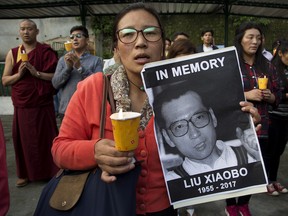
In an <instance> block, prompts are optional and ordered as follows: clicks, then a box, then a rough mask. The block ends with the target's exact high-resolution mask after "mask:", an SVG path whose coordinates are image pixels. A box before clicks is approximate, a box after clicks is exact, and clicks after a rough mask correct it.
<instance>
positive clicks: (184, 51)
mask: <svg viewBox="0 0 288 216" xmlns="http://www.w3.org/2000/svg"><path fill="white" fill-rule="evenodd" d="M196 52H197V51H196V47H195V45H194V44H193V43H192V42H191V41H190V40H189V39H179V40H176V41H175V42H174V43H173V44H172V45H171V47H170V49H169V53H168V56H167V58H169V59H170V58H176V57H180V56H185V55H189V54H194V53H196Z"/></svg>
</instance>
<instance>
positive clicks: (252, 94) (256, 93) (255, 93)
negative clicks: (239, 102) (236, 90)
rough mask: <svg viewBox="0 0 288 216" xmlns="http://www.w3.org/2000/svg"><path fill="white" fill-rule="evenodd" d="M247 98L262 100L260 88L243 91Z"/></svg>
mask: <svg viewBox="0 0 288 216" xmlns="http://www.w3.org/2000/svg"><path fill="white" fill-rule="evenodd" d="M244 94H245V97H246V99H247V100H250V101H262V100H263V94H262V91H261V90H260V89H252V90H250V91H247V92H245V93H244Z"/></svg>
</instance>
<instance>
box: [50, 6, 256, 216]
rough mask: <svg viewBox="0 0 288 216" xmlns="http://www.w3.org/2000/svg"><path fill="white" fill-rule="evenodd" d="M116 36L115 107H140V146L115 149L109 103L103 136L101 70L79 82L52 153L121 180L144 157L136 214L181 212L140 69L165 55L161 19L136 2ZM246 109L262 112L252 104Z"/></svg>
mask: <svg viewBox="0 0 288 216" xmlns="http://www.w3.org/2000/svg"><path fill="white" fill-rule="evenodd" d="M113 40H114V43H115V44H116V49H117V52H118V54H119V57H120V60H121V63H122V65H121V66H119V67H118V68H117V69H116V70H115V72H114V73H113V74H112V76H111V79H110V81H111V86H112V90H113V93H114V99H115V101H116V110H117V111H118V112H119V110H120V109H123V111H135V112H140V113H141V121H140V125H139V145H138V147H137V149H136V150H135V151H129V152H120V151H117V150H116V149H115V143H114V141H113V133H112V125H111V121H110V118H109V116H110V115H111V106H110V104H109V103H107V114H106V126H105V139H99V135H98V134H99V125H100V119H99V118H100V113H101V110H100V109H101V99H102V88H101V86H102V81H103V77H102V75H101V73H96V74H95V75H92V76H90V77H88V78H87V79H85V80H84V81H83V82H81V83H80V84H79V85H78V89H77V91H76V92H75V93H74V95H73V97H72V99H71V101H70V103H69V106H68V108H67V110H66V114H65V118H64V119H63V122H62V125H61V129H60V133H59V136H58V137H57V138H56V139H55V140H54V143H53V147H52V154H53V157H54V160H55V162H56V164H57V165H58V166H59V167H61V168H68V169H73V170H87V169H91V168H93V167H96V166H98V167H99V168H101V169H102V180H104V181H105V182H113V181H117V174H120V173H125V172H129V171H130V170H132V169H133V168H134V167H135V165H134V164H133V163H131V161H132V158H133V157H135V158H136V159H137V160H138V161H143V162H142V163H141V167H142V170H141V174H140V176H139V178H138V184H137V188H136V207H135V208H136V212H137V215H153V216H160V215H163V216H164V215H165V216H174V215H175V216H176V215H177V211H176V210H174V209H173V207H172V206H171V205H170V203H169V198H168V195H167V190H166V186H165V181H164V177H163V173H162V168H161V165H160V160H159V156H158V150H157V144H156V141H155V137H154V127H153V122H154V117H153V111H152V108H151V106H150V105H149V103H148V99H147V94H146V93H145V91H143V83H142V80H141V75H140V72H141V70H142V68H143V66H144V64H146V63H149V62H154V61H158V60H161V59H163V58H164V53H165V52H164V48H165V36H164V32H163V27H162V25H161V22H160V19H159V17H158V15H157V13H156V12H155V10H153V9H152V8H150V7H148V6H146V5H145V4H143V3H135V4H131V5H130V6H129V7H127V8H125V9H124V10H123V11H121V12H120V13H119V14H118V15H117V17H116V20H115V23H114V27H113ZM244 104H245V107H243V108H242V110H244V111H245V110H246V111H248V112H250V113H254V117H255V118H256V119H258V120H259V115H258V113H257V111H256V109H255V108H252V106H251V104H249V103H247V102H245V103H244Z"/></svg>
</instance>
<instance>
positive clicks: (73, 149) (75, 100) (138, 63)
mask: <svg viewBox="0 0 288 216" xmlns="http://www.w3.org/2000/svg"><path fill="white" fill-rule="evenodd" d="M164 30H165V29H164V27H163V26H162V24H161V21H160V17H159V15H158V14H157V12H156V11H155V10H154V9H153V8H151V7H149V6H147V5H145V4H143V3H135V4H131V5H130V6H128V7H127V8H125V9H124V10H123V11H121V12H120V13H119V14H118V15H117V16H116V18H115V22H114V26H113V35H112V44H113V46H112V47H113V57H112V58H111V59H110V61H109V62H108V61H107V62H106V64H104V63H103V62H102V60H101V58H100V57H97V56H94V55H91V54H90V52H89V50H88V41H89V32H88V30H87V28H86V27H84V26H73V27H72V28H71V30H70V40H71V42H72V50H71V51H67V53H66V54H65V55H64V56H62V57H61V58H60V59H59V60H58V57H57V54H56V52H55V51H54V50H53V49H52V48H51V47H50V46H49V45H46V44H42V43H39V42H38V41H37V35H38V34H39V29H38V28H37V25H36V23H35V22H34V21H32V20H30V19H25V20H23V21H21V22H20V24H19V34H20V36H21V39H22V44H21V45H19V46H17V47H15V48H12V49H11V50H10V51H9V52H8V53H7V56H6V61H5V68H4V73H3V77H2V83H3V85H4V86H9V85H10V86H11V87H12V95H11V98H12V101H13V106H14V117H13V128H12V137H13V143H14V150H15V160H16V170H17V176H18V179H17V181H16V187H24V186H26V185H27V184H28V183H29V182H34V181H39V180H45V181H48V180H49V179H51V178H52V177H53V176H55V174H56V173H57V171H58V170H59V168H64V169H71V170H85V169H91V168H93V167H96V166H98V167H99V168H101V170H102V180H103V181H105V182H108V183H109V182H113V181H117V174H121V173H126V172H129V171H130V170H132V169H133V168H134V164H133V163H131V161H132V160H133V158H136V159H137V160H139V161H142V163H141V167H142V171H141V174H140V176H139V179H138V184H137V190H136V191H137V194H136V204H137V205H136V206H135V208H136V212H137V215H138V216H141V215H151V216H152V215H154V216H161V215H166V216H170V215H171V216H173V215H175V216H177V215H178V213H177V210H175V209H173V207H172V206H171V205H170V202H169V198H168V195H167V190H166V185H165V181H164V176H163V173H162V167H161V163H160V160H159V155H158V149H157V144H156V140H155V137H154V126H153V125H154V116H153V109H152V107H151V105H150V104H149V102H148V98H147V94H146V92H145V91H144V88H143V82H142V79H141V74H140V72H141V70H142V69H143V66H144V65H145V64H146V63H150V62H155V61H160V60H163V59H171V58H176V57H180V56H183V55H191V54H194V53H200V52H208V51H212V50H215V49H219V48H218V47H217V46H216V45H215V41H214V31H213V30H212V29H205V30H203V31H202V32H201V40H202V44H200V45H199V46H195V44H194V43H193V42H192V40H191V38H190V37H189V35H188V34H186V33H185V32H176V33H175V34H174V35H173V36H172V37H171V38H172V39H171V40H170V39H169V38H167V37H166V36H165V31H164ZM234 45H235V47H236V49H237V52H238V56H239V63H240V67H241V71H242V78H243V88H244V95H245V98H246V99H247V101H248V102H246V103H242V106H243V107H244V111H245V112H248V113H250V114H251V115H252V116H253V119H254V120H255V124H256V123H260V124H261V127H260V126H258V127H257V136H258V140H259V144H260V147H261V155H262V157H263V160H264V165H265V169H266V172H267V176H268V180H269V183H268V185H267V193H268V194H269V195H273V196H277V195H279V194H281V193H287V192H288V190H287V188H286V187H285V186H283V185H282V183H280V182H279V181H278V179H277V173H278V168H279V164H280V158H281V155H282V154H283V152H284V150H285V146H286V143H287V140H288V137H287V136H288V103H287V99H288V80H287V79H288V69H287V68H288V41H287V40H286V39H285V38H281V39H277V41H276V42H275V43H274V47H273V54H271V56H272V58H266V57H265V56H266V54H267V52H268V51H267V50H266V49H265V48H264V32H263V31H262V29H261V27H260V26H259V25H258V24H256V23H253V22H248V23H243V24H241V25H240V26H239V27H238V28H237V30H236V31H235V40H234ZM23 54H27V55H28V60H27V59H24V58H22V55H23ZM264 55H265V56H264ZM102 72H105V73H106V74H108V75H109V76H110V82H111V86H112V90H113V94H114V100H115V102H116V110H117V111H118V112H119V111H120V109H121V110H123V111H135V112H139V113H141V121H140V125H139V129H138V130H139V146H138V147H137V149H136V150H135V151H129V152H119V151H117V150H116V149H115V148H114V146H115V143H114V141H113V133H112V125H111V121H110V119H109V116H110V115H111V110H110V104H108V103H107V114H106V127H105V138H104V139H99V136H98V134H99V125H100V114H101V110H100V108H101V100H102V89H101V88H100V87H101V86H102V81H103V76H102ZM264 76H265V77H268V80H269V81H268V87H267V89H263V90H260V89H259V88H258V82H257V79H258V78H260V77H264ZM190 93H191V94H187V95H185V97H184V96H183V98H181V97H179V98H178V100H179V101H180V102H181V103H185V102H187V101H193V107H194V108H195V107H196V108H197V106H196V105H195V106H194V104H197V105H198V106H199V107H204V105H203V104H202V101H201V98H199V96H198V95H196V94H195V93H193V92H190ZM171 94H172V93H171ZM54 95H57V97H58V99H59V108H58V110H57V112H59V114H60V118H61V127H60V130H59V131H58V127H57V123H56V115H55V113H56V112H55V106H54V97H53V96H54ZM192 96H193V97H192ZM163 98H164V97H163ZM163 98H162V99H163ZM195 98H196V99H195ZM180 102H179V103H180ZM167 103H168V102H167ZM191 103H192V102H191ZM167 106H168V104H167ZM193 107H192V108H191V107H189V110H190V112H192V111H191V110H193V109H194V108H193ZM172 108H173V107H172ZM172 108H171V107H168V108H167V109H172ZM196 108H195V109H196ZM162 109H165V107H162ZM205 109H206V108H205ZM187 112H188V111H187ZM195 113H198V112H196V111H195ZM207 113H208V111H207V112H206V115H208V114H207ZM210 115H211V116H214V115H212V114H210ZM201 117H204V114H203V116H201ZM206 118H208V117H206ZM214 118H215V117H214ZM0 123H1V122H0ZM208 124H209V123H207V124H206V125H208ZM0 129H1V130H0V132H1V133H0V135H1V136H0V141H1V146H0V147H1V149H0V150H1V152H0V156H1V157H0V159H1V161H0V162H1V163H0V166H1V169H2V166H3V169H4V168H5V167H6V158H5V155H3V153H5V148H3V146H4V139H3V138H2V137H3V136H2V135H3V130H2V128H0ZM188 130H190V128H189V123H187V131H188ZM172 133H173V130H172ZM213 133H214V132H213ZM169 135H171V134H170V133H168V132H167V134H166V136H165V135H164V137H165V138H166V141H167V144H171V143H173V142H172V141H171V139H170V136H169ZM214 135H215V136H216V134H215V133H214ZM216 139H217V138H216V137H214V140H213V141H214V142H213V146H215V145H216ZM222 145H225V144H224V143H223V144H222ZM176 146H177V145H176ZM178 147H179V144H178V146H177V148H178ZM183 151H184V155H185V153H187V152H189V149H184V150H183ZM215 151H217V149H215ZM231 151H232V150H231ZM192 155H193V153H192ZM258 156H259V155H257V157H255V158H254V160H255V161H259V160H260V159H259V157H258ZM212 167H214V166H212V165H211V168H212ZM213 169H214V168H213ZM0 173H1V174H2V172H0ZM190 174H191V175H192V174H193V172H191V173H190ZM170 176H171V178H172V177H173V178H177V177H178V175H177V174H176V173H175V172H174V171H172V172H171V173H170ZM7 178H8V177H7V172H4V176H3V177H2V176H0V187H1V190H2V188H3V187H5V194H6V195H5V199H2V198H1V200H5V205H0V207H1V208H2V206H3V209H0V213H1V212H4V213H3V215H5V212H7V211H8V207H7V206H9V193H8V191H7ZM286 183H287V182H286ZM3 190H4V189H3ZM250 198H251V195H248V196H243V197H238V198H230V199H227V200H226V202H227V205H226V208H225V212H226V214H227V215H228V216H237V215H238V213H241V215H242V216H250V215H251V212H250V210H249V200H250ZM196 209H197V206H196ZM186 210H187V211H186V214H187V215H191V216H192V215H195V212H194V209H193V208H192V207H190V208H189V207H188V208H187V209H186Z"/></svg>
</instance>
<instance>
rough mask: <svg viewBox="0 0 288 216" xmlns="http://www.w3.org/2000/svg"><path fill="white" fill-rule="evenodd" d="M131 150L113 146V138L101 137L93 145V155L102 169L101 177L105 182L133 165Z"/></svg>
mask: <svg viewBox="0 0 288 216" xmlns="http://www.w3.org/2000/svg"><path fill="white" fill-rule="evenodd" d="M133 156H134V152H133V151H128V152H120V151H118V150H117V149H116V148H115V143H114V141H113V140H108V139H102V140H100V141H98V142H97V143H96V144H95V146H94V157H95V160H96V162H97V164H98V166H99V167H100V168H101V169H102V176H101V179H102V180H103V181H105V182H107V183H110V182H113V181H116V176H115V175H117V174H121V173H125V172H128V171H130V170H131V169H133V168H134V167H135V165H134V164H133V163H131V162H132V161H133Z"/></svg>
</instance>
